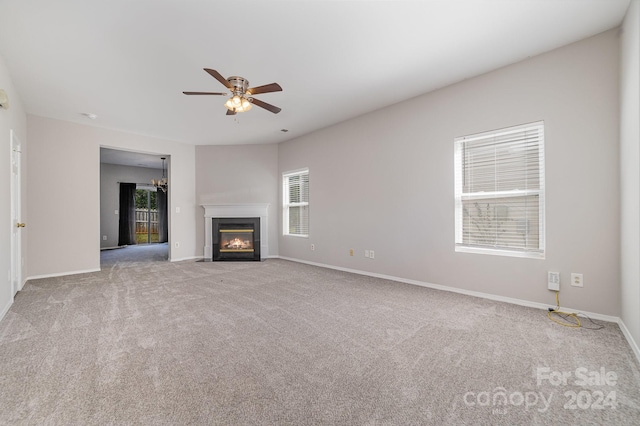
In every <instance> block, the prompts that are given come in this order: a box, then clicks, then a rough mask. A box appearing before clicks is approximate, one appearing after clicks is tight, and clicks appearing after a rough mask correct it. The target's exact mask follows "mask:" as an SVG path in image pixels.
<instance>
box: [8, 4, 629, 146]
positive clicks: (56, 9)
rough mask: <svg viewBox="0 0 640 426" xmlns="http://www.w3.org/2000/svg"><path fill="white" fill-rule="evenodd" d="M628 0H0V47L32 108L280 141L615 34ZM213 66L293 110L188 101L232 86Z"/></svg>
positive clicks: (115, 124) (120, 125)
mask: <svg viewBox="0 0 640 426" xmlns="http://www.w3.org/2000/svg"><path fill="white" fill-rule="evenodd" d="M629 1H630V0H425V1H366V0H360V1H358V0H355V1H313V0H296V1H269V0H260V1H241V0H235V1H213V0H108V1H105V0H56V1H51V0H0V53H1V54H2V55H3V56H4V58H5V60H6V62H7V65H8V67H9V70H10V72H11V75H12V78H13V81H14V83H15V85H16V86H17V90H18V92H19V93H20V96H21V98H22V101H23V104H24V106H25V109H26V111H27V112H28V113H31V114H35V115H41V116H45V117H52V118H57V119H61V120H67V121H72V122H78V123H84V124H89V125H94V126H100V127H107V128H114V129H120V130H124V131H128V132H133V133H139V134H145V135H150V136H156V137H159V138H165V139H170V140H176V141H181V142H185V143H190V144H197V145H201V144H225V145H226V144H244V143H272V142H280V141H284V140H287V139H291V138H294V137H297V136H300V135H302V134H305V133H309V132H312V131H314V130H316V129H319V128H322V127H326V126H329V125H331V124H334V123H337V122H340V121H344V120H346V119H349V118H352V117H355V116H358V115H361V114H364V113H366V112H369V111H373V110H376V109H379V108H382V107H384V106H387V105H390V104H394V103H397V102H400V101H402V100H403V99H407V98H411V97H414V96H417V95H420V94H423V93H426V92H429V91H432V90H434V89H437V88H440V87H444V86H446V85H449V84H452V83H454V82H457V81H460V80H463V79H465V78H469V77H472V76H475V75H478V74H481V73H484V72H487V71H490V70H493V69H496V68H499V67H502V66H504V65H507V64H510V63H514V62H517V61H520V60H522V59H525V58H527V57H530V56H533V55H537V54H539V53H542V52H545V51H549V50H551V49H554V48H557V47H560V46H562V45H565V44H568V43H571V42H574V41H577V40H580V39H583V38H585V37H589V36H591V35H595V34H597V33H600V32H602V31H605V30H607V29H610V28H614V27H616V26H618V25H619V24H620V23H621V21H622V18H623V16H624V14H625V12H626V9H627V7H628V5H629ZM205 67H206V68H213V69H216V70H218V71H219V72H220V73H221V74H222V75H224V76H225V77H228V76H231V75H240V76H242V77H245V78H246V79H248V80H249V81H250V83H251V85H252V86H257V85H263V84H268V83H272V82H277V83H279V84H280V85H281V86H282V87H283V89H284V90H283V92H277V93H268V94H262V95H258V96H256V97H257V98H258V99H260V100H262V101H265V102H268V103H270V104H273V105H276V106H279V107H281V108H282V112H281V113H280V114H277V115H274V114H272V113H270V112H268V111H266V110H264V109H261V108H258V107H254V108H253V109H252V110H251V111H249V112H247V113H240V114H237V115H236V116H235V117H234V116H226V115H225V112H226V109H225V108H224V106H223V103H224V101H225V98H224V97H222V96H185V95H183V94H182V91H214V92H223V91H225V90H226V89H225V88H224V87H223V86H222V85H221V84H220V83H219V82H218V81H216V80H215V79H214V78H212V77H211V76H209V75H208V74H207V73H205V72H204V71H203V68H205ZM83 112H88V113H94V114H97V115H98V118H97V119H96V120H90V119H88V118H86V117H85V116H83V115H81V113H83ZM281 129H289V132H288V133H283V132H281Z"/></svg>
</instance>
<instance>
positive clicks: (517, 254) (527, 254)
mask: <svg viewBox="0 0 640 426" xmlns="http://www.w3.org/2000/svg"><path fill="white" fill-rule="evenodd" d="M456 253H475V254H489V255H493V256H507V257H524V258H528V259H544V258H545V255H544V252H543V253H536V252H522V251H510V250H500V249H490V248H480V247H464V246H456Z"/></svg>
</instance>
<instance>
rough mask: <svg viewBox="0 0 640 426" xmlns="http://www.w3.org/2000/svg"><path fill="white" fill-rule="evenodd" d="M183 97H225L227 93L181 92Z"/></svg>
mask: <svg viewBox="0 0 640 426" xmlns="http://www.w3.org/2000/svg"><path fill="white" fill-rule="evenodd" d="M182 93H184V94H185V95H222V96H227V95H228V93H218V92H182Z"/></svg>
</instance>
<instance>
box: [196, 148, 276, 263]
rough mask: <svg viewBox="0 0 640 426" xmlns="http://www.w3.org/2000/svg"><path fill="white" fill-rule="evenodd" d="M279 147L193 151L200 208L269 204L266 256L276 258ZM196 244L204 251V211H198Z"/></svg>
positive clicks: (197, 197) (200, 209)
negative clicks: (267, 251)
mask: <svg viewBox="0 0 640 426" xmlns="http://www.w3.org/2000/svg"><path fill="white" fill-rule="evenodd" d="M279 183H280V180H279V177H278V145H275V144H267V145H237V146H209V145H207V146H197V147H196V200H197V203H198V206H200V205H202V204H242V203H269V210H268V215H269V218H268V221H269V225H268V232H269V234H268V238H269V253H268V254H267V255H270V256H274V255H277V254H278V223H279V221H280V214H279V213H280V209H279V204H278V188H279ZM198 211H199V212H200V216H199V218H198V220H197V222H196V224H197V227H196V237H197V244H198V247H199V250H200V252H199V253H200V254H201V255H202V251H203V249H204V209H203V208H202V207H198Z"/></svg>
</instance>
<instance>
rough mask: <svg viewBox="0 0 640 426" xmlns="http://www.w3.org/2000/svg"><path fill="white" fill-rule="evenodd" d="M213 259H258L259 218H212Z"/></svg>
mask: <svg viewBox="0 0 640 426" xmlns="http://www.w3.org/2000/svg"><path fill="white" fill-rule="evenodd" d="M212 221H213V227H212V241H213V244H212V248H213V258H212V260H213V261H234V260H236V261H237V260H240V261H248V260H257V261H260V218H259V217H237V218H216V217H214V218H213V219H212Z"/></svg>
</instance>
